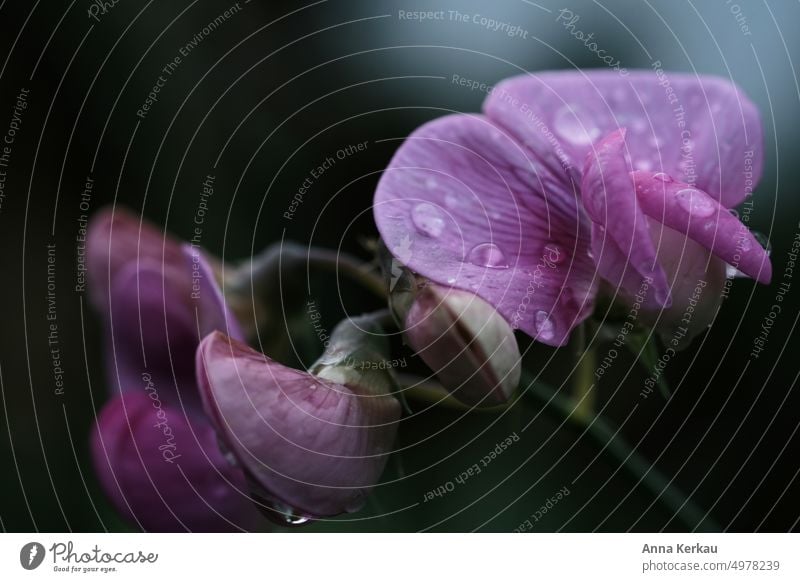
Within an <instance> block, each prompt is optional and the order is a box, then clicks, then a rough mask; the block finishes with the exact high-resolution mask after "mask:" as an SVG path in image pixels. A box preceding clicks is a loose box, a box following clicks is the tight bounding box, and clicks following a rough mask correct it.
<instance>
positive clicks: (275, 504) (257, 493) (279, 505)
mask: <svg viewBox="0 0 800 582" xmlns="http://www.w3.org/2000/svg"><path fill="white" fill-rule="evenodd" d="M245 479H246V481H247V484H248V485H249V488H250V497H251V498H252V500H253V501H254V502H255V504H256V507H258V509H259V511H261V513H262V514H263V515H264V517H266V518H267V519H269V520H270V521H271V522H273V523H276V524H278V525H280V526H283V527H291V526H298V525H303V524H305V523H308V522H309V521H311V518H310V517H309V516H307V515H303V514H302V513H300V512H299V511H297V510H296V509H294V508H293V507H290V506H289V505H287V504H285V503H283V502H282V501H278V500H277V499H275V498H274V497H273V496H272V495H271V494H270V493H269V492H268V491H267V490H266V489H264V487H263V486H262V485H261V483H259V482H258V481H257V480H256V479H255V478H254V477H253V476H252V475H250V473H249V472H245Z"/></svg>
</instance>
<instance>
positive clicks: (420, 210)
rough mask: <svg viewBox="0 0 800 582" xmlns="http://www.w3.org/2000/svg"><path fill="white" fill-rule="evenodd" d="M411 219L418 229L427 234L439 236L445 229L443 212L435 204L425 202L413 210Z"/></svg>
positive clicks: (434, 236)
mask: <svg viewBox="0 0 800 582" xmlns="http://www.w3.org/2000/svg"><path fill="white" fill-rule="evenodd" d="M411 220H412V222H413V223H414V226H416V227H417V230H418V231H420V232H421V233H422V234H424V235H426V236H430V237H433V238H436V237H438V236H439V235H440V234H442V231H443V230H444V218H443V217H442V212H441V211H440V210H439V209H438V208H437V207H436V206H434V205H433V204H430V203H428V202H423V203H422V204H417V205H416V206H415V207H414V210H412V211H411Z"/></svg>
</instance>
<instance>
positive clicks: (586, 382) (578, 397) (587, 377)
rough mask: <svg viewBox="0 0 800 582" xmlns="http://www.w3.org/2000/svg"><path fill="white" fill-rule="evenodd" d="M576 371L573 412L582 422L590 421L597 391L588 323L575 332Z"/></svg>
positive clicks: (594, 359)
mask: <svg viewBox="0 0 800 582" xmlns="http://www.w3.org/2000/svg"><path fill="white" fill-rule="evenodd" d="M575 336H576V337H575V340H574V341H575V371H574V372H573V374H572V386H573V391H572V395H573V398H574V399H575V409H574V412H573V414H574V415H575V416H576V417H578V419H579V420H580V421H581V422H584V423H588V422H590V421H591V420H592V419H593V418H594V417H595V414H596V413H595V410H596V407H595V405H596V402H597V396H596V393H597V391H596V390H595V384H594V370H595V366H596V359H597V358H596V356H595V353H594V350H593V349H588V350H587V349H586V324H581V325H580V326H578V329H577V330H576V333H575Z"/></svg>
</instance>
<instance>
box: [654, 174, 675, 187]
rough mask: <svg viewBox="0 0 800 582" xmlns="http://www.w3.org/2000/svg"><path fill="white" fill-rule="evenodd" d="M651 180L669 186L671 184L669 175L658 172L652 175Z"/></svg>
mask: <svg viewBox="0 0 800 582" xmlns="http://www.w3.org/2000/svg"><path fill="white" fill-rule="evenodd" d="M653 180H658V181H659V182H664V183H665V184H669V183H670V182H672V176H670V175H669V174H665V173H664V172H658V173H656V174H653Z"/></svg>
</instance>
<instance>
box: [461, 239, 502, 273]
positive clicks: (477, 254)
mask: <svg viewBox="0 0 800 582" xmlns="http://www.w3.org/2000/svg"><path fill="white" fill-rule="evenodd" d="M467 260H468V261H469V262H470V263H472V264H473V265H477V266H478V267H489V268H490V269H507V268H508V261H507V260H506V256H505V255H504V254H503V251H501V250H500V247H498V246H497V245H496V244H494V243H481V244H479V245H476V246H475V247H473V249H472V250H471V251H470V252H469V255H468V256H467Z"/></svg>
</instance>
